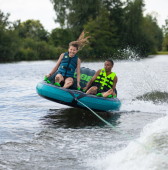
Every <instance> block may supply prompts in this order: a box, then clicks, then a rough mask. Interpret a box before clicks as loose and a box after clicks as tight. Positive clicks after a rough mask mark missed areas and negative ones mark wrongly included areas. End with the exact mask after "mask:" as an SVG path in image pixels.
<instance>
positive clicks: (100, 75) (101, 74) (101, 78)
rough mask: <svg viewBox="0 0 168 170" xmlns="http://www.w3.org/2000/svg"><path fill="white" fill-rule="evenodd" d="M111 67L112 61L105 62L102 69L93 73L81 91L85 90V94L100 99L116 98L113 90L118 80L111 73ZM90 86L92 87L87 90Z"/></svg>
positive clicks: (114, 74)
mask: <svg viewBox="0 0 168 170" xmlns="http://www.w3.org/2000/svg"><path fill="white" fill-rule="evenodd" d="M113 65H114V63H113V61H112V60H106V61H105V63H104V68H103V69H100V70H98V71H97V72H96V73H95V75H94V76H93V77H92V79H91V80H90V81H89V82H88V83H87V85H86V87H84V88H83V90H85V91H86V93H87V94H94V95H96V94H97V96H101V97H112V96H113V97H116V95H117V94H116V90H115V88H116V84H117V80H118V78H117V76H116V73H114V72H112V68H113ZM91 85H92V87H91V88H90V89H88V88H89V87H90V86H91Z"/></svg>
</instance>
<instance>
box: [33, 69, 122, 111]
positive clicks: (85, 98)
mask: <svg viewBox="0 0 168 170" xmlns="http://www.w3.org/2000/svg"><path fill="white" fill-rule="evenodd" d="M56 74H57V72H55V73H54V74H53V75H52V76H51V77H49V78H48V80H49V81H50V82H51V84H50V83H47V81H42V82H39V83H38V84H37V86H36V91H37V93H38V94H39V95H40V96H41V97H44V98H46V99H48V100H51V101H54V102H57V103H61V104H65V105H68V106H72V107H78V108H83V109H86V108H85V107H84V106H83V105H82V104H81V103H79V102H78V101H77V100H79V101H80V102H82V103H84V104H85V105H87V106H88V107H90V108H91V109H93V110H95V111H110V110H119V109H120V107H121V102H120V100H119V99H118V98H104V97H98V96H96V95H90V94H86V93H84V92H82V91H79V90H76V89H77V72H76V71H75V73H74V77H73V78H74V84H73V85H72V86H71V87H70V88H69V89H65V88H62V87H58V86H55V85H54V83H55V76H56ZM80 74H81V81H80V86H81V89H82V88H84V87H85V86H86V84H87V83H88V82H89V81H90V80H91V78H92V77H93V75H94V74H95V71H94V70H91V69H88V68H84V67H81V68H80ZM76 99H77V100H76Z"/></svg>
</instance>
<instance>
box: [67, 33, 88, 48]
mask: <svg viewBox="0 0 168 170" xmlns="http://www.w3.org/2000/svg"><path fill="white" fill-rule="evenodd" d="M86 33H87V32H86ZM84 36H85V31H84V30H83V31H82V33H81V35H80V36H79V38H78V39H77V40H76V41H72V42H70V43H69V47H70V46H73V47H76V48H77V50H78V51H79V50H82V48H83V47H84V46H85V45H86V44H88V43H89V41H88V38H90V37H91V36H87V37H86V38H84Z"/></svg>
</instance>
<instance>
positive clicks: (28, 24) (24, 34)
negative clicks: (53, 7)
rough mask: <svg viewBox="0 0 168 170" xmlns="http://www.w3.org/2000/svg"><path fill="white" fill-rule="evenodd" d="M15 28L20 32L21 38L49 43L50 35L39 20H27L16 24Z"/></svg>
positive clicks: (18, 21)
mask: <svg viewBox="0 0 168 170" xmlns="http://www.w3.org/2000/svg"><path fill="white" fill-rule="evenodd" d="M13 27H14V28H15V30H17V31H18V33H19V36H20V37H21V38H28V37H30V38H32V39H34V40H37V41H46V42H47V41H48V36H49V33H48V32H47V31H46V30H45V29H44V27H43V25H42V24H41V23H40V21H39V20H36V21H35V20H27V21H25V22H22V23H21V22H20V20H17V21H16V22H14V24H13Z"/></svg>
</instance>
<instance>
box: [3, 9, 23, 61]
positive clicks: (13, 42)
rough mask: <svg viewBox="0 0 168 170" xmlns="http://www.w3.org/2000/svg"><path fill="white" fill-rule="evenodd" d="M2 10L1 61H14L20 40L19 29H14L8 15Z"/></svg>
mask: <svg viewBox="0 0 168 170" xmlns="http://www.w3.org/2000/svg"><path fill="white" fill-rule="evenodd" d="M9 16H10V14H6V16H5V15H4V13H3V12H1V11H0V61H12V60H14V57H15V54H16V53H17V51H18V48H19V45H20V40H19V37H18V34H17V31H15V30H12V29H11V27H10V23H11V22H10V21H8V17H9Z"/></svg>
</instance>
